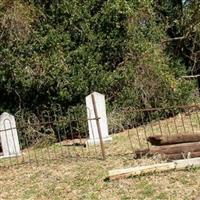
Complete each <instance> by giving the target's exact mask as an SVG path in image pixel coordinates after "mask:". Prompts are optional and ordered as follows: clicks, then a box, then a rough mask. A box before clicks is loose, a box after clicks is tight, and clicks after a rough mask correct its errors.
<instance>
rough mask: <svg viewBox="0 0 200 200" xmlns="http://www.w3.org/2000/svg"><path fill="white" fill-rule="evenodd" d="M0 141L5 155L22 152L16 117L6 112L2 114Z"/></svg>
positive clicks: (0, 117)
mask: <svg viewBox="0 0 200 200" xmlns="http://www.w3.org/2000/svg"><path fill="white" fill-rule="evenodd" d="M0 141H1V147H2V151H3V157H12V156H19V155H20V154H21V152H20V146H19V139H18V134H17V129H16V123H15V118H14V116H12V115H10V114H9V113H6V112H4V113H3V114H1V116H0Z"/></svg>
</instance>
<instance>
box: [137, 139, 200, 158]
mask: <svg viewBox="0 0 200 200" xmlns="http://www.w3.org/2000/svg"><path fill="white" fill-rule="evenodd" d="M189 152H191V153H193V152H200V142H192V143H183V144H172V145H165V146H152V147H150V148H149V149H143V150H136V151H135V158H141V157H142V156H144V155H147V156H152V155H155V154H161V155H165V154H167V155H169V154H174V155H175V154H183V153H186V154H187V153H189ZM193 155H195V154H193ZM196 155H197V153H196ZM177 156H178V155H177ZM195 157H196V156H195ZM178 158H179V157H178Z"/></svg>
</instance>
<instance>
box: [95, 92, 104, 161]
mask: <svg viewBox="0 0 200 200" xmlns="http://www.w3.org/2000/svg"><path fill="white" fill-rule="evenodd" d="M92 104H93V108H94V115H95V118H96V124H97V130H98V134H99V140H100V146H101V152H102V157H103V159H104V160H105V159H106V155H105V148H104V144H103V139H102V133H101V127H100V123H99V117H98V113H97V107H96V101H95V97H94V95H93V94H92Z"/></svg>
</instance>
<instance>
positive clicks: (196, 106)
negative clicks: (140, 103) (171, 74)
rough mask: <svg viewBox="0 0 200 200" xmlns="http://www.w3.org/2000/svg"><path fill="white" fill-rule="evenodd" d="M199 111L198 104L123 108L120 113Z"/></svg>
mask: <svg viewBox="0 0 200 200" xmlns="http://www.w3.org/2000/svg"><path fill="white" fill-rule="evenodd" d="M175 108H176V109H192V108H196V109H200V104H195V105H181V106H171V107H158V108H142V109H135V108H131V107H128V108H124V109H122V111H125V112H126V111H133V112H144V111H161V110H171V109H175Z"/></svg>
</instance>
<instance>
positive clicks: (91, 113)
mask: <svg viewBox="0 0 200 200" xmlns="http://www.w3.org/2000/svg"><path fill="white" fill-rule="evenodd" d="M92 96H93V100H94V101H95V104H96V111H97V116H98V118H99V125H100V130H101V135H102V140H103V142H110V141H111V140H112V137H111V136H109V135H108V122H107V116H106V103H105V96H104V95H103V94H100V93H97V92H93V93H92V94H90V95H88V96H87V97H86V106H87V118H88V128H89V140H88V143H89V144H99V143H100V139H99V133H98V127H97V121H96V119H95V110H94V105H93V100H92Z"/></svg>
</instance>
